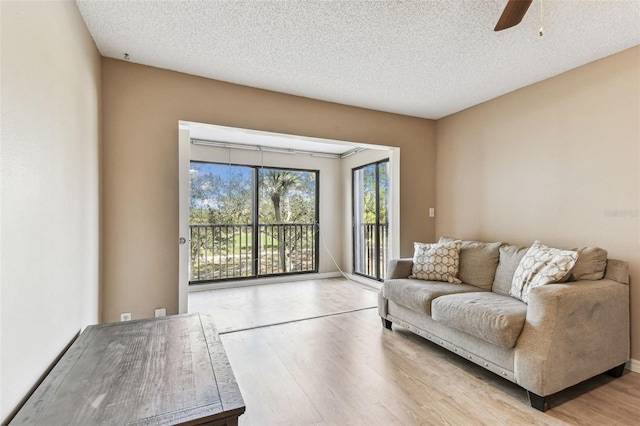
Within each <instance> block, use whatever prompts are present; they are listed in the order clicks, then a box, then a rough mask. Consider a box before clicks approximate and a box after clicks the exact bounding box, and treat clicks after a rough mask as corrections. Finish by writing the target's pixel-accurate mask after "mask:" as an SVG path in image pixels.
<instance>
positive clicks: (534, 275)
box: [509, 241, 578, 303]
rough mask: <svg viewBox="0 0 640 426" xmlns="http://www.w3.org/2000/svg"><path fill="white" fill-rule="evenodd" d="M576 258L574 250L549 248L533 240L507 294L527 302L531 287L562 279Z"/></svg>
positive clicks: (569, 270)
mask: <svg viewBox="0 0 640 426" xmlns="http://www.w3.org/2000/svg"><path fill="white" fill-rule="evenodd" d="M577 259H578V253H577V252H575V251H571V250H560V249H555V248H550V247H547V246H545V245H543V244H540V241H535V242H534V243H533V245H532V246H531V247H529V250H527V253H526V254H525V255H524V257H523V258H522V260H521V261H520V263H519V264H518V267H517V268H516V272H515V273H514V274H513V281H512V282H511V289H510V290H509V294H510V295H511V296H513V297H515V298H517V299H520V300H522V301H523V302H525V303H529V292H530V291H531V289H532V288H534V287H539V286H541V285H545V284H552V283H556V282H558V281H560V280H562V278H564V277H565V276H566V275H567V274H569V273H570V272H571V268H573V265H575V264H576V260H577Z"/></svg>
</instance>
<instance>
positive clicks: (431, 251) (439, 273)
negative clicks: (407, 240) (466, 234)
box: [410, 240, 462, 284]
mask: <svg viewBox="0 0 640 426" xmlns="http://www.w3.org/2000/svg"><path fill="white" fill-rule="evenodd" d="M461 244H462V241H460V240H456V241H451V242H448V243H442V244H440V243H436V244H426V243H413V248H414V252H413V267H412V270H411V277H410V278H417V279H419V280H427V281H445V282H449V283H456V284H460V283H462V281H460V280H459V279H458V278H456V276H457V275H458V266H459V264H460V245H461Z"/></svg>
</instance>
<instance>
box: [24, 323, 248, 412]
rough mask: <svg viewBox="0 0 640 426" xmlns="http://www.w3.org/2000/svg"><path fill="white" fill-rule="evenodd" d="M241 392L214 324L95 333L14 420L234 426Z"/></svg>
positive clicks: (137, 326) (91, 330)
mask: <svg viewBox="0 0 640 426" xmlns="http://www.w3.org/2000/svg"><path fill="white" fill-rule="evenodd" d="M244 411H245V405H244V401H243V399H242V395H241V394H240V389H239V388H238V385H237V383H236V381H235V377H234V376H233V371H232V370H231V366H230V365H229V360H228V359H227V355H226V353H225V350H224V347H223V346H222V342H221V341H220V337H219V336H218V333H217V331H216V328H215V325H214V324H213V321H212V320H211V319H210V318H209V317H208V316H206V315H202V314H189V315H176V316H170V317H164V318H154V319H149V320H140V321H129V322H120V323H114V324H103V325H93V326H89V327H87V328H86V329H85V330H84V332H83V333H82V334H81V335H80V337H79V338H78V339H77V340H76V341H75V342H74V343H73V344H72V345H71V347H70V348H69V350H68V351H67V352H66V353H65V354H64V356H63V357H62V358H61V359H60V361H59V362H58V363H57V364H56V366H55V367H54V368H53V370H52V371H51V372H50V373H49V374H48V375H47V377H46V378H45V380H44V381H43V382H42V383H41V384H40V386H38V388H37V389H36V391H35V392H34V394H33V395H32V396H31V397H30V398H29V400H28V401H27V402H26V404H25V405H24V406H23V407H22V409H21V410H20V411H19V412H18V414H17V415H16V417H15V418H14V419H13V421H12V424H40V425H62V424H64V425H74V424H77V425H99V424H109V425H124V424H127V425H152V424H153V425H200V424H208V425H237V424H238V416H240V415H241V414H242V413H244Z"/></svg>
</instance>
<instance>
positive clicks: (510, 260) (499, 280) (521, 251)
mask: <svg viewBox="0 0 640 426" xmlns="http://www.w3.org/2000/svg"><path fill="white" fill-rule="evenodd" d="M528 249H529V247H518V246H515V245H512V244H506V245H503V246H501V247H500V261H499V263H498V267H497V268H496V277H495V279H494V280H493V287H492V288H491V291H493V292H494V293H498V294H501V295H503V296H509V290H510V289H511V283H512V282H513V274H514V273H515V272H516V268H517V267H518V265H519V264H520V261H521V260H522V258H523V257H524V255H525V253H526V252H527V250H528Z"/></svg>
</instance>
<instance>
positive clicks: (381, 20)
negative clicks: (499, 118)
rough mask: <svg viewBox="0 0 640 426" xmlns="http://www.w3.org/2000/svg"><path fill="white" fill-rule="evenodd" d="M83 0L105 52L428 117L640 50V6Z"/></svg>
mask: <svg viewBox="0 0 640 426" xmlns="http://www.w3.org/2000/svg"><path fill="white" fill-rule="evenodd" d="M77 3H78V6H79V9H80V12H81V14H82V16H83V18H84V20H85V22H86V24H87V27H88V28H89V31H90V32H91V34H92V36H93V38H94V40H95V41H96V44H97V46H98V49H99V50H100V53H101V54H102V55H103V56H107V57H111V58H116V59H123V56H124V53H125V52H126V53H128V54H129V56H130V59H129V60H130V61H131V62H135V63H139V64H145V65H151V66H154V67H159V68H166V69H170V70H175V71H180V72H184V73H188V74H194V75H198V76H203V77H208V78H212V79H216V80H222V81H228V82H232V83H237V84H242V85H247V86H251V87H257V88H262V89H267V90H274V91H277V92H283V93H289V94H293V95H298V96H304V97H308V98H314V99H321V100H325V101H330V102H337V103H341V104H346V105H354V106H359V107H364V108H370V109H375V110H380V111H388V112H394V113H399V114H406V115H411V116H416V117H424V118H432V119H437V118H441V117H444V116H446V115H449V114H452V113H454V112H457V111H460V110H463V109H465V108H468V107H471V106H473V105H476V104H479V103H481V102H484V101H487V100H489V99H492V98H495V97H497V96H500V95H502V94H504V93H507V92H511V91H513V90H516V89H518V88H521V87H524V86H527V85H529V84H532V83H535V82H537V81H540V80H544V79H546V78H549V77H552V76H554V75H557V74H559V73H562V72H564V71H567V70H570V69H572V68H576V67H578V66H580V65H584V64H586V63H589V62H592V61H594V60H597V59H599V58H602V57H605V56H608V55H611V54H613V53H616V52H619V51H622V50H624V49H627V48H630V47H632V46H636V45H638V44H640V0H598V1H589V0H563V1H552V0H544V3H543V13H542V20H543V24H544V28H545V35H544V36H543V37H540V36H539V35H538V29H539V27H540V0H534V2H533V4H532V5H531V8H530V9H529V11H528V13H527V15H526V16H525V18H524V20H523V21H522V23H520V24H519V25H518V26H516V27H514V28H511V29H508V30H505V31H502V32H498V33H496V32H494V31H493V27H494V26H495V24H496V22H497V20H498V17H499V16H500V14H501V12H502V10H503V8H504V5H505V4H506V0H478V1H474V0H451V1H445V0H439V1H436V0H433V1H411V0H405V1H401V0H398V1H393V0H380V1H357V0H355V1H354V0H349V1H347V0H335V1H255V0H253V1H249V0H245V1H217V0H209V1H96V0H91V1H78V2H77Z"/></svg>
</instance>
